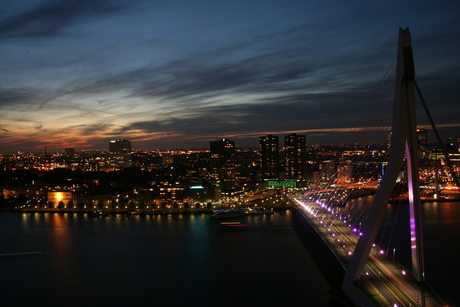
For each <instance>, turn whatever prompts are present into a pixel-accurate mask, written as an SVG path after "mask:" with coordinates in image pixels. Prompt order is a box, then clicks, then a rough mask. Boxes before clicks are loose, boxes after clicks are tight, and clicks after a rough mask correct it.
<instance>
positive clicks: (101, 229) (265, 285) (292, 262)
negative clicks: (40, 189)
mask: <svg viewBox="0 0 460 307" xmlns="http://www.w3.org/2000/svg"><path fill="white" fill-rule="evenodd" d="M361 202H362V204H359V205H358V206H356V207H362V206H366V204H365V203H366V202H365V201H363V200H361ZM388 208H389V209H388V212H387V216H386V217H385V220H392V219H393V218H394V217H395V216H396V215H398V219H397V220H402V221H399V222H396V224H395V225H396V226H395V227H393V226H391V227H390V226H388V227H387V226H386V225H385V226H382V231H381V232H383V233H384V235H382V237H383V236H386V237H388V236H389V235H390V234H391V241H388V242H386V241H387V240H386V239H382V242H381V243H380V242H379V244H382V246H383V247H384V248H386V249H387V250H388V252H389V254H390V255H391V253H392V251H393V249H394V250H395V254H396V260H397V261H399V262H400V263H403V264H404V265H405V266H410V262H409V259H410V256H409V254H410V249H409V248H408V246H407V243H406V242H407V240H409V234H408V205H407V204H399V205H391V206H390V205H389V207H388ZM423 219H424V239H425V262H426V274H427V275H426V278H427V281H428V282H429V284H430V285H431V286H432V287H433V288H434V289H435V290H436V291H437V292H438V294H439V296H440V297H441V298H442V299H443V300H444V301H445V302H446V303H448V304H449V306H460V299H459V297H460V296H459V295H458V282H457V280H458V276H459V275H460V261H459V260H458V257H459V255H460V202H445V203H424V204H423ZM406 220H407V221H406ZM241 221H242V222H244V223H246V224H247V226H246V227H233V228H230V227H227V228H225V227H222V226H221V225H220V222H221V221H216V220H211V219H209V216H207V215H205V214H196V215H174V216H172V215H169V216H166V215H164V216H129V217H126V216H123V215H111V216H107V217H92V216H88V215H83V214H68V213H67V214H66V213H0V254H5V253H16V252H34V251H43V252H46V254H41V255H23V256H0V272H1V278H0V306H198V305H199V306H330V299H329V293H328V290H329V285H328V284H327V282H326V280H325V279H324V278H323V276H322V275H321V274H320V272H319V271H318V269H317V267H316V265H315V263H314V262H313V261H312V259H311V258H310V256H309V254H308V253H307V251H306V250H305V248H304V246H303V245H302V243H300V240H299V238H298V237H297V235H296V232H295V231H294V228H293V224H292V218H291V212H290V211H288V210H287V211H281V212H276V213H275V214H273V215H263V216H248V217H244V218H242V220H241ZM384 224H385V221H384ZM389 224H391V225H392V223H389ZM385 227H387V229H383V228H385ZM385 242H386V243H385ZM307 244H308V238H307Z"/></svg>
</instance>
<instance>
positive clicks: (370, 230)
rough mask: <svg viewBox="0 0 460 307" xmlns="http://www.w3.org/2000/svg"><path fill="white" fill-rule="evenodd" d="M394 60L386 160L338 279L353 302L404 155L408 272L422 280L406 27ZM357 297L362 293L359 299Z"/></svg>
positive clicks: (411, 73) (409, 48)
mask: <svg viewBox="0 0 460 307" xmlns="http://www.w3.org/2000/svg"><path fill="white" fill-rule="evenodd" d="M397 61H398V62H397V67H396V81H395V96H394V106H393V108H394V109H393V124H392V137H391V149H390V159H389V162H388V166H387V169H386V172H385V175H384V177H383V179H382V182H381V184H380V186H379V189H378V190H377V194H376V196H375V198H374V203H373V204H372V208H371V211H370V213H369V216H368V218H367V219H366V221H365V224H364V227H363V231H362V233H363V235H362V236H361V237H360V239H359V241H358V243H357V245H356V248H355V251H354V253H353V256H352V258H351V260H350V263H349V265H348V267H347V270H346V272H345V276H344V279H343V282H342V290H343V291H344V292H345V293H346V294H347V295H348V296H349V297H350V299H352V300H354V298H356V301H355V303H356V304H361V305H363V306H364V304H363V302H364V301H362V300H364V296H365V295H364V294H363V293H362V292H361V291H359V290H358V288H357V287H356V286H355V285H354V282H355V281H356V280H359V279H360V277H361V275H362V272H363V269H364V266H365V263H366V261H367V259H368V257H369V253H370V251H371V248H372V244H373V243H374V242H375V238H376V236H377V232H378V230H379V227H380V225H381V223H382V219H383V216H384V214H385V210H386V207H387V205H388V203H389V200H390V197H391V194H392V192H393V188H394V184H395V183H396V179H397V177H398V175H399V173H400V171H401V169H402V166H403V162H404V155H406V159H407V172H408V181H409V186H408V187H409V206H410V233H411V250H412V272H413V274H414V277H415V278H416V279H417V280H419V281H423V280H424V272H423V270H424V269H423V267H424V266H423V265H424V264H423V252H422V251H423V246H422V228H421V214H420V207H421V203H420V191H419V187H420V184H419V171H418V145H417V135H416V117H415V96H414V83H415V69H414V62H413V56H412V42H411V36H410V32H409V29H408V28H406V29H401V28H400V29H399V43H398V58H397ZM356 290H358V291H356ZM358 292H360V293H361V294H359V293H358ZM359 296H362V297H361V299H360V298H359Z"/></svg>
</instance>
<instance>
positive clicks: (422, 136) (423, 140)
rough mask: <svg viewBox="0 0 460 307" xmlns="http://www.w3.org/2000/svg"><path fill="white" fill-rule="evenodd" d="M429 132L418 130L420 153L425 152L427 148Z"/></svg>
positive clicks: (422, 129)
mask: <svg viewBox="0 0 460 307" xmlns="http://www.w3.org/2000/svg"><path fill="white" fill-rule="evenodd" d="M427 135H428V134H427V131H426V129H425V128H418V129H417V143H418V149H419V150H420V151H425V150H426V146H427Z"/></svg>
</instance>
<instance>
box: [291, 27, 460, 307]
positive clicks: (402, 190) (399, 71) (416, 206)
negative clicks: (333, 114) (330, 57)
mask: <svg viewBox="0 0 460 307" xmlns="http://www.w3.org/2000/svg"><path fill="white" fill-rule="evenodd" d="M388 80H391V81H388ZM415 92H417V93H418V94H419V98H420V100H421V101H422V103H423V106H424V108H425V111H426V112H427V115H428V117H429V119H430V122H431V124H432V128H433V130H434V132H435V134H436V137H437V138H438V141H439V140H440V138H439V134H438V133H437V131H436V129H435V126H434V124H433V121H432V119H431V116H430V115H429V112H428V110H427V108H426V104H425V102H424V100H423V97H422V96H421V92H420V88H419V87H418V85H417V83H416V81H415V68H414V62H413V55H412V42H411V37H410V32H409V29H400V31H399V43H398V52H397V58H396V60H395V66H394V68H392V69H390V70H389V71H388V72H387V75H386V77H385V78H384V81H383V82H381V89H379V90H378V91H377V92H376V94H375V99H374V100H375V101H378V102H384V103H383V104H386V105H387V106H388V105H390V106H391V107H392V114H391V122H392V123H391V141H390V144H389V145H388V144H383V145H382V146H384V149H380V150H375V151H369V152H367V153H366V154H363V155H359V154H357V155H354V156H353V158H351V156H350V155H345V154H342V155H340V154H338V155H337V158H336V160H334V161H331V162H330V163H329V165H328V166H326V167H325V168H324V170H323V172H322V174H321V175H320V176H319V178H318V181H317V182H316V183H315V184H314V185H312V187H311V188H310V189H308V190H306V191H302V192H298V193H295V194H291V195H289V196H288V198H289V200H290V201H291V202H292V205H293V208H294V211H295V212H296V214H298V215H299V216H301V219H302V221H303V223H305V224H306V225H308V227H309V228H310V229H313V230H314V232H315V233H316V235H317V236H318V237H319V238H321V241H322V243H323V245H324V246H326V248H327V250H328V252H329V254H330V255H333V257H332V258H331V257H329V259H332V261H331V262H333V263H334V265H333V266H334V267H335V268H336V269H337V271H340V272H339V274H338V275H340V278H341V282H340V284H339V285H337V289H334V291H333V295H334V296H335V297H336V298H338V300H340V301H342V302H343V303H344V304H348V305H355V306H393V307H396V306H444V303H443V302H442V300H441V299H440V298H439V297H438V296H437V295H436V293H435V292H434V290H433V289H432V288H431V287H430V286H429V285H428V284H427V283H426V281H425V269H424V254H423V230H422V223H421V198H422V195H421V193H420V185H421V184H420V178H419V169H420V168H419V158H420V144H419V139H418V136H417V124H416V116H415V113H416V112H415V110H416V108H415ZM371 113H373V114H374V115H372V116H375V117H372V116H369V115H365V116H364V119H366V120H368V121H369V122H371V125H370V126H371V127H370V128H369V129H368V131H364V130H366V129H363V128H360V129H362V130H363V132H365V133H368V135H371V132H375V130H379V129H376V127H379V125H376V123H377V122H378V120H377V119H380V117H381V115H382V114H383V113H384V112H383V111H382V110H381V109H378V108H374V109H372V111H371ZM384 126H385V125H380V127H384ZM360 127H363V126H362V125H361V126H360ZM380 130H381V131H380V132H386V133H388V130H385V129H384V128H382V129H380ZM360 131H361V130H360ZM444 154H445V152H444ZM445 159H446V161H447V162H446V164H447V165H448V166H450V167H451V169H453V168H452V165H451V163H450V162H449V161H448V155H447V154H445ZM434 172H435V173H438V171H437V169H436V166H435V169H434ZM451 176H452V181H453V182H458V180H457V178H456V175H455V171H452V172H451ZM436 185H437V183H436ZM434 193H436V192H434ZM366 195H372V196H370V197H371V198H370V199H371V204H370V205H369V206H368V207H361V208H360V209H359V210H356V209H355V210H351V209H349V208H346V207H345V204H346V202H347V200H350V199H353V198H356V197H362V196H366ZM404 197H406V198H407V201H408V204H409V221H408V222H409V229H408V232H409V235H410V239H409V241H408V242H407V244H408V245H409V246H408V249H410V254H411V255H410V258H411V267H408V268H406V267H403V266H402V265H401V264H400V263H398V262H396V261H395V259H394V253H395V250H394V249H393V251H391V250H390V251H389V250H386V249H385V248H383V247H382V246H381V244H380V243H381V242H379V236H381V232H382V225H384V224H385V223H387V222H388V221H384V218H385V215H386V212H387V211H388V207H389V206H391V205H389V203H390V202H391V201H392V200H394V199H400V198H404ZM433 197H436V194H434V195H433ZM395 207H397V206H395ZM396 210H397V209H396ZM390 228H391V227H390ZM385 229H386V225H385ZM390 232H391V233H392V231H391V230H390ZM391 237H392V236H390V240H391ZM330 255H329V256H330Z"/></svg>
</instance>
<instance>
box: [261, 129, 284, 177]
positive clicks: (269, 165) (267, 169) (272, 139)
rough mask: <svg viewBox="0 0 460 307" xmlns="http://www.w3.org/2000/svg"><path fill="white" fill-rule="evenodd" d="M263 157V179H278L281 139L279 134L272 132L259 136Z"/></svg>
mask: <svg viewBox="0 0 460 307" xmlns="http://www.w3.org/2000/svg"><path fill="white" fill-rule="evenodd" d="M259 149H260V158H261V166H262V167H261V173H262V178H263V179H277V178H279V175H280V170H279V162H280V161H279V141H278V136H273V135H271V134H269V135H267V136H261V137H259Z"/></svg>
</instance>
